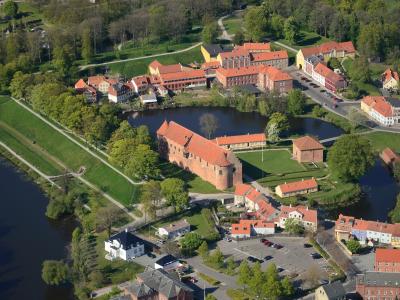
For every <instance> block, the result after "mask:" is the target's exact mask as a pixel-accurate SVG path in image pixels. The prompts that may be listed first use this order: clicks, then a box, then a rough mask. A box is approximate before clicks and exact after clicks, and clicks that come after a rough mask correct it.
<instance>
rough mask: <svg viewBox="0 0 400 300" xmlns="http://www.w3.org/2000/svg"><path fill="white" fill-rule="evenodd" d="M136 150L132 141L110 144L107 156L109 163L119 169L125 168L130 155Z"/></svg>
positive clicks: (125, 140)
mask: <svg viewBox="0 0 400 300" xmlns="http://www.w3.org/2000/svg"><path fill="white" fill-rule="evenodd" d="M135 150H136V142H135V140H134V139H129V138H127V139H121V140H118V141H115V142H114V143H112V146H111V147H110V150H109V151H108V154H109V161H110V162H111V163H112V164H114V165H117V166H119V167H122V168H124V167H126V166H127V165H128V162H129V160H130V159H131V157H132V153H134V152H135Z"/></svg>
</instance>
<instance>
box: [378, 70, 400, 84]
mask: <svg viewBox="0 0 400 300" xmlns="http://www.w3.org/2000/svg"><path fill="white" fill-rule="evenodd" d="M382 75H383V76H382V77H383V82H384V83H386V82H387V81H389V80H390V79H392V78H394V80H396V81H399V73H397V72H396V71H393V70H392V69H390V68H389V69H386V71H385V72H384V73H383V74H382Z"/></svg>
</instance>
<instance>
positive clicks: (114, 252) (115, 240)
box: [104, 229, 145, 261]
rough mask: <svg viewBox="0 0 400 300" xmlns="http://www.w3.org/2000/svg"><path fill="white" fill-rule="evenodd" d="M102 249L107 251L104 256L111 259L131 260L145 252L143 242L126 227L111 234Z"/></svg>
mask: <svg viewBox="0 0 400 300" xmlns="http://www.w3.org/2000/svg"><path fill="white" fill-rule="evenodd" d="M104 249H105V251H106V252H107V255H106V258H107V259H110V260H113V259H116V258H120V259H122V260H127V261H129V260H132V259H133V258H135V257H138V256H142V255H143V254H144V253H145V249H144V242H143V240H142V239H140V238H138V237H137V236H136V235H134V234H133V233H131V232H129V231H128V229H125V230H124V231H121V232H118V233H117V234H114V235H112V236H111V237H110V238H109V239H108V240H106V241H105V242H104Z"/></svg>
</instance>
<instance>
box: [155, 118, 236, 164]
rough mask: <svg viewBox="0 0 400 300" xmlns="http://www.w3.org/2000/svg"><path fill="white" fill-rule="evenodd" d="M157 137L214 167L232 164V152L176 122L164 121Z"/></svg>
mask: <svg viewBox="0 0 400 300" xmlns="http://www.w3.org/2000/svg"><path fill="white" fill-rule="evenodd" d="M157 135H158V136H163V137H165V138H166V139H167V140H171V141H173V142H175V143H177V144H179V145H181V146H183V147H184V148H185V150H186V151H187V152H189V153H191V154H193V155H195V156H198V157H200V158H201V159H204V160H205V161H207V162H208V163H210V164H212V165H218V166H221V167H225V166H229V165H231V164H232V163H231V162H230V161H229V160H228V155H229V154H230V153H231V152H230V151H228V150H225V149H224V148H222V147H220V146H218V145H216V144H215V143H213V142H212V141H210V140H208V139H206V138H204V137H202V136H200V135H198V134H197V133H194V132H193V131H191V130H189V129H187V128H185V127H183V126H181V125H179V124H178V123H175V122H174V121H170V122H169V123H168V122H167V121H164V123H163V124H162V125H161V127H160V128H159V129H158V130H157Z"/></svg>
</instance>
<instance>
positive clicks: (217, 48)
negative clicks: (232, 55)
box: [203, 44, 232, 57]
mask: <svg viewBox="0 0 400 300" xmlns="http://www.w3.org/2000/svg"><path fill="white" fill-rule="evenodd" d="M203 47H204V49H206V50H207V52H208V53H210V55H211V56H212V57H216V56H217V55H218V54H220V53H221V52H228V51H232V48H231V47H223V46H221V45H218V44H207V45H203Z"/></svg>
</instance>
